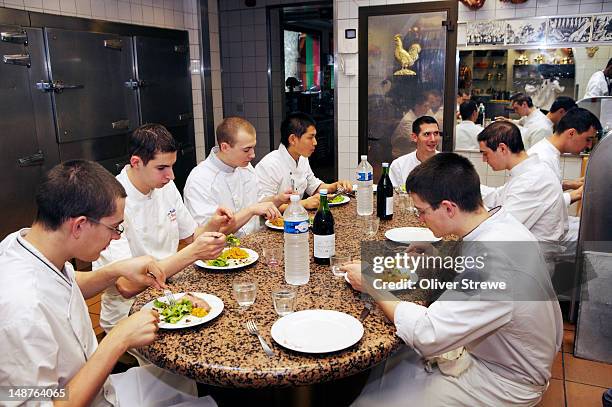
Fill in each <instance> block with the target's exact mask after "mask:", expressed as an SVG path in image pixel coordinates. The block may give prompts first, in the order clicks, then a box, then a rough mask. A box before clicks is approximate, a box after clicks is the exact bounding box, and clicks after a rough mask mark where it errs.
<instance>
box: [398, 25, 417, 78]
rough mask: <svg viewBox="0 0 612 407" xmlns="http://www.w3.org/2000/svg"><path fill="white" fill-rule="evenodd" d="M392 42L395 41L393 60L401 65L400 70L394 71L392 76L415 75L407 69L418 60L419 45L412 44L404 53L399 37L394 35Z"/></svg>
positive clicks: (400, 37)
mask: <svg viewBox="0 0 612 407" xmlns="http://www.w3.org/2000/svg"><path fill="white" fill-rule="evenodd" d="M393 40H394V41H395V59H397V61H398V62H399V63H400V64H401V65H402V69H399V70H397V71H395V72H394V73H393V75H416V72H414V71H413V70H412V69H409V68H410V67H411V66H412V65H414V63H415V62H416V61H417V59H419V52H421V46H420V45H419V44H412V45H411V46H410V48H409V49H408V51H406V50H405V49H404V44H403V43H402V36H401V35H399V34H395V36H394V37H393Z"/></svg>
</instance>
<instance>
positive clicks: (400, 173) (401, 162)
mask: <svg viewBox="0 0 612 407" xmlns="http://www.w3.org/2000/svg"><path fill="white" fill-rule="evenodd" d="M410 138H411V140H412V141H413V142H414V143H416V150H414V151H413V152H411V153H408V154H405V155H403V156H401V157H399V158H396V159H395V160H393V162H392V163H391V167H389V177H390V178H391V183H392V184H393V186H394V187H395V188H400V187H404V181H405V180H406V177H408V174H410V171H412V170H413V169H414V168H415V167H416V166H417V165H419V164H421V163H422V162H424V161H425V160H427V159H428V158H431V157H433V156H434V155H435V154H437V153H438V150H436V148H437V146H438V144H439V143H440V128H439V127H438V122H437V121H436V119H434V118H433V117H431V116H421V117H419V118H418V119H416V120H415V121H414V122H413V123H412V133H411V134H410Z"/></svg>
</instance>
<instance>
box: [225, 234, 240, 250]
mask: <svg viewBox="0 0 612 407" xmlns="http://www.w3.org/2000/svg"><path fill="white" fill-rule="evenodd" d="M225 241H226V243H227V244H228V246H235V247H238V246H240V239H238V238H237V237H236V236H234V234H233V233H230V234H229V235H227V237H226V238H225Z"/></svg>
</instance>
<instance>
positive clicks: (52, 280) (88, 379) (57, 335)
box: [0, 160, 215, 407]
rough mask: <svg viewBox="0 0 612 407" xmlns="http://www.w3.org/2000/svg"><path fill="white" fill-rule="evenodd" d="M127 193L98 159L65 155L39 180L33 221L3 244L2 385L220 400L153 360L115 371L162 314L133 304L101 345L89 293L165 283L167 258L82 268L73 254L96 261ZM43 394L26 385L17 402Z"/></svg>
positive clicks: (132, 398) (89, 400)
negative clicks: (180, 385)
mask: <svg viewBox="0 0 612 407" xmlns="http://www.w3.org/2000/svg"><path fill="white" fill-rule="evenodd" d="M125 196H126V193H125V190H124V188H123V186H122V185H121V184H120V183H119V182H118V181H117V180H116V179H115V178H114V177H113V176H112V175H111V174H110V173H109V172H108V171H106V170H105V169H104V168H103V167H102V166H100V165H99V164H97V163H94V162H91V161H84V160H74V161H67V162H64V163H62V164H59V165H57V166H55V167H54V168H53V169H51V170H50V171H49V172H48V173H47V174H46V175H45V177H44V179H43V180H42V183H41V184H40V186H39V188H38V191H37V195H36V203H37V206H38V212H37V215H36V219H35V221H34V223H33V225H32V227H31V228H26V229H22V230H20V231H18V232H15V233H13V234H11V235H9V236H7V237H6V238H5V239H4V240H3V241H2V242H1V243H0V270H2V272H1V273H0V286H1V287H2V288H3V294H2V295H1V296H0V335H1V337H2V342H3V348H2V349H3V351H2V352H0V386H3V387H4V386H11V387H13V388H14V389H26V390H29V389H33V388H35V386H36V387H38V386H40V387H45V388H48V391H46V392H44V393H46V394H49V395H52V394H50V393H55V396H54V397H57V398H58V400H55V402H57V403H58V404H60V403H62V402H63V403H65V404H66V405H75V406H89V405H92V406H112V405H115V406H116V405H122V406H145V407H146V406H162V405H163V406H169V405H174V404H178V403H181V404H180V405H181V406H192V405H206V404H207V405H215V403H214V401H212V400H211V399H210V398H206V399H196V398H195V397H193V396H192V395H189V394H187V393H185V392H181V391H177V390H175V389H173V388H172V387H170V386H169V385H168V384H167V383H166V382H164V381H161V380H159V379H158V378H157V377H156V376H155V373H154V372H153V371H152V370H151V367H139V368H133V369H130V370H128V371H127V372H125V373H122V374H119V375H111V371H112V370H113V368H114V366H115V364H116V363H117V360H118V359H119V357H120V356H121V355H122V354H123V353H124V352H125V351H126V350H127V349H129V348H133V347H139V346H145V345H148V344H150V343H152V342H153V341H154V339H155V336H156V332H157V330H158V323H159V315H158V314H157V312H155V311H153V310H141V311H139V312H136V313H134V314H133V315H131V316H130V317H128V318H125V319H124V320H122V321H121V322H120V323H119V324H117V326H116V327H115V328H114V329H112V330H111V331H109V333H108V334H107V335H106V337H105V338H104V339H102V341H101V342H100V343H99V344H98V342H97V340H96V336H95V333H94V331H93V329H92V326H91V319H90V318H89V313H88V309H87V304H86V302H85V300H86V299H90V298H93V297H95V296H96V295H98V293H100V291H102V290H103V289H105V288H106V287H108V286H110V285H113V286H115V285H116V286H117V287H118V290H119V291H120V292H123V293H125V294H126V295H128V292H127V291H124V288H127V289H128V291H129V286H130V284H136V285H137V286H144V287H148V286H154V287H155V288H158V289H159V288H162V287H165V286H164V281H165V278H166V276H165V275H164V272H163V265H161V264H159V263H158V262H156V261H155V260H154V259H153V258H152V257H150V256H143V257H135V258H131V259H128V260H123V261H118V262H115V263H113V264H110V265H108V266H106V267H102V268H100V269H98V270H97V271H95V272H79V271H74V269H73V267H72V265H71V264H70V260H71V259H73V258H77V259H79V260H82V261H85V262H90V261H93V260H95V259H97V258H98V256H99V255H100V252H101V251H102V250H103V249H104V248H105V247H107V246H108V245H109V243H110V242H111V241H116V240H117V239H119V236H120V233H121V232H120V231H121V223H122V222H123V219H124V213H123V211H124V206H125ZM168 375H170V376H171V377H176V378H177V379H184V378H182V377H180V376H177V375H171V374H170V373H168ZM5 389H7V388H6V387H5ZM37 393H38V394H40V393H41V392H36V391H30V392H28V391H26V393H25V395H24V397H23V398H20V399H15V402H16V404H21V403H26V404H28V405H51V404H53V403H54V400H53V399H52V397H48V398H46V399H45V400H44V401H43V400H41V399H40V398H38V399H33V397H36V395H37ZM21 394H24V393H21ZM7 396H10V393H9V390H5V392H4V397H7ZM62 396H63V397H62ZM3 401H5V402H9V404H12V403H11V402H10V400H9V399H7V398H5V399H4V400H3ZM54 405H55V404H54Z"/></svg>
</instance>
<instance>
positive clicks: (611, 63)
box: [606, 58, 612, 68]
mask: <svg viewBox="0 0 612 407" xmlns="http://www.w3.org/2000/svg"><path fill="white" fill-rule="evenodd" d="M611 65H612V58H610V59H608V65H606V68H608V67H610V66H611Z"/></svg>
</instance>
